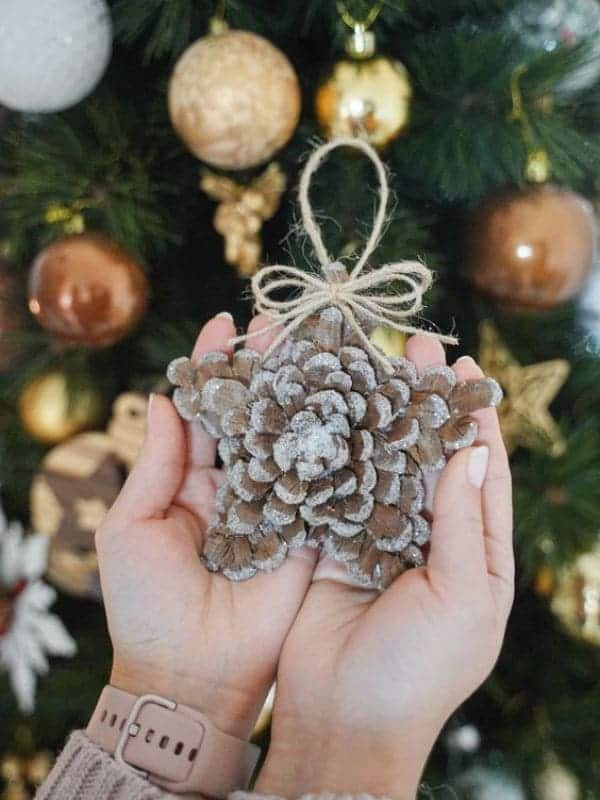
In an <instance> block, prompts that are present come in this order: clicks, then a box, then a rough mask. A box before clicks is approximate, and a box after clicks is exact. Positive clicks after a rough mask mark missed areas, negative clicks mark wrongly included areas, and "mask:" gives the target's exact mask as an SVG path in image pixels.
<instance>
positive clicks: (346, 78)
mask: <svg viewBox="0 0 600 800" xmlns="http://www.w3.org/2000/svg"><path fill="white" fill-rule="evenodd" d="M411 95H412V88H411V84H410V80H409V77H408V72H407V71H406V68H405V67H404V66H403V65H402V64H401V63H400V62H399V61H393V60H392V59H390V58H386V57H384V56H376V57H374V58H370V59H368V60H366V61H355V60H351V59H343V60H342V61H338V62H337V63H336V64H335V66H334V67H333V70H332V72H331V74H330V75H329V77H327V78H326V79H325V81H324V82H323V83H322V84H321V85H320V86H319V88H318V89H317V94H316V96H315V113H316V116H317V120H318V121H319V124H320V125H321V127H322V129H323V132H324V133H325V136H327V138H328V139H333V138H335V137H336V136H358V135H363V136H365V137H366V138H367V139H368V141H369V142H370V143H371V144H372V145H374V146H375V147H384V146H385V145H387V144H389V142H391V141H392V140H393V139H395V138H396V137H397V136H398V135H399V134H400V133H401V132H402V131H403V130H404V128H405V127H406V126H407V125H408V122H409V119H410V100H411Z"/></svg>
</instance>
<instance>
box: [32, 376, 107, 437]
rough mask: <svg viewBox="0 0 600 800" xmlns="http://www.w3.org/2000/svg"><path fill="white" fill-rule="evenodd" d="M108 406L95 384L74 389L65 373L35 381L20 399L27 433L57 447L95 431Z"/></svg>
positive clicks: (38, 378)
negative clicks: (105, 405)
mask: <svg viewBox="0 0 600 800" xmlns="http://www.w3.org/2000/svg"><path fill="white" fill-rule="evenodd" d="M103 407H104V403H103V401H102V396H101V394H100V392H99V391H98V389H97V388H96V387H95V386H93V385H92V384H89V383H88V384H85V385H84V386H77V387H74V388H73V389H71V388H70V387H69V385H68V381H67V376H66V375H65V374H64V373H63V372H59V371H58V370H57V371H54V372H48V373H46V374H44V375H41V376H40V377H37V378H34V379H33V380H32V381H30V382H29V383H28V384H27V385H26V386H25V388H24V390H23V392H22V393H21V396H20V398H19V413H20V416H21V422H22V424H23V427H24V428H25V430H26V431H27V432H28V433H29V434H30V436H32V437H33V438H34V439H37V440H38V441H39V442H43V443H44V444H56V443H57V442H62V441H63V440H64V439H67V438H68V437H69V436H73V434H75V433H78V432H79V431H82V430H85V429H86V428H92V427H93V426H94V425H95V424H96V423H97V422H98V421H99V419H100V417H101V416H102V411H103Z"/></svg>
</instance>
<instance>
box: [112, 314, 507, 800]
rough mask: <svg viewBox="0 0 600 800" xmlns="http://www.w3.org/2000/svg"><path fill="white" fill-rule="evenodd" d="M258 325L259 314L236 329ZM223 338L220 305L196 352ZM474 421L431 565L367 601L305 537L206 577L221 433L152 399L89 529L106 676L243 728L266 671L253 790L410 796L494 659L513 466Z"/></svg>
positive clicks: (256, 343) (220, 345)
mask: <svg viewBox="0 0 600 800" xmlns="http://www.w3.org/2000/svg"><path fill="white" fill-rule="evenodd" d="M266 325H268V321H267V320H266V319H265V318H264V317H256V318H255V319H254V320H253V321H252V323H251V324H250V327H249V331H252V332H253V331H258V330H260V329H261V328H264V327H266ZM234 335H235V329H234V325H233V321H232V319H231V317H230V315H228V314H219V315H218V316H216V317H215V318H214V319H212V320H211V321H210V322H208V324H207V325H205V326H204V328H203V329H202V331H201V332H200V335H199V337H198V340H197V342H196V345H195V348H194V352H193V355H192V360H197V359H198V358H199V357H200V356H201V355H202V354H203V353H206V352H209V351H212V350H221V351H223V352H230V351H229V348H228V341H229V339H230V338H231V337H233V336H234ZM271 340H272V334H269V333H265V334H264V335H263V336H258V337H256V338H254V339H253V340H252V341H253V343H252V347H254V348H255V349H256V350H263V351H264V350H265V349H266V347H267V346H268V344H269V342H270V341H271ZM406 350H407V357H408V358H410V359H411V360H412V361H413V362H414V363H415V365H416V366H417V369H418V370H421V371H422V370H423V369H425V368H426V367H428V366H431V365H434V364H444V363H445V356H444V351H443V348H442V346H441V345H440V344H439V343H437V342H436V341H434V340H432V339H431V338H429V337H426V336H423V335H418V336H414V337H412V338H411V339H410V340H409V341H408V342H407V345H406ZM454 370H455V372H456V373H457V376H458V378H459V379H460V380H469V379H475V378H478V377H481V375H482V373H481V370H480V369H479V367H478V366H477V365H476V364H475V362H474V361H473V360H472V359H470V358H461V359H459V360H458V362H457V363H456V364H455V365H454ZM474 416H475V417H476V419H477V421H478V423H479V442H478V445H477V446H476V447H472V448H468V449H466V450H462V451H460V452H458V453H457V454H456V455H454V456H453V457H452V458H451V459H450V461H449V462H448V465H447V466H446V467H445V469H444V470H443V472H442V473H441V476H440V478H439V481H438V483H437V487H436V490H435V497H434V501H433V515H434V522H433V531H432V536H431V549H430V552H429V557H428V561H427V566H426V567H420V568H418V569H412V570H410V571H408V572H406V573H404V574H403V575H401V576H400V577H399V578H398V579H396V581H395V582H394V583H393V584H392V586H390V587H389V589H387V590H386V591H385V592H383V593H382V594H380V593H378V592H376V591H369V590H365V589H364V588H359V587H356V586H352V585H351V584H349V583H348V582H344V581H340V580H336V578H335V575H336V573H335V570H330V569H329V568H328V565H327V564H323V562H321V563H320V564H319V565H318V566H317V554H316V553H315V551H314V550H309V549H308V548H302V549H300V550H298V551H293V552H291V553H290V555H289V557H288V558H287V560H286V561H285V563H284V564H283V565H282V566H281V567H280V568H279V569H277V570H275V571H274V572H272V573H270V574H266V573H262V574H259V575H257V576H256V577H254V578H252V579H251V580H248V581H245V582H241V583H234V582H231V581H229V580H227V579H225V578H224V577H223V576H222V575H219V574H214V573H211V572H209V571H208V570H207V569H206V568H205V567H204V565H203V563H202V561H201V560H200V558H199V552H201V550H202V543H203V537H204V535H205V532H206V529H207V526H208V524H209V523H210V520H211V515H212V513H213V507H214V501H215V491H216V489H217V487H218V486H219V485H220V484H221V483H222V481H223V480H224V476H223V473H222V472H221V471H220V470H218V469H216V468H215V455H216V443H215V441H214V440H213V439H211V438H210V437H209V436H207V435H206V434H205V433H203V432H202V431H201V430H200V427H199V426H194V425H193V424H191V425H188V424H185V423H184V422H182V420H181V419H180V417H179V416H178V414H177V412H176V411H175V409H174V407H173V406H172V404H171V403H170V401H169V400H168V399H167V398H166V397H163V396H154V397H152V399H151V402H150V407H149V412H148V428H147V435H146V440H145V443H144V446H143V448H142V451H141V454H140V456H139V459H138V461H137V463H136V465H135V467H134V468H133V470H132V472H131V474H130V475H129V477H128V479H127V482H126V484H125V486H124V487H123V490H122V491H121V494H120V496H119V498H118V499H117V501H116V502H115V504H114V506H113V508H112V509H111V511H110V512H109V513H108V515H107V517H106V518H105V521H104V522H103V524H102V526H101V528H100V529H99V531H98V533H97V535H96V544H97V550H98V556H99V563H100V575H101V581H102V591H103V596H104V601H105V606H106V614H107V618H108V626H109V632H110V636H111V639H112V644H113V648H114V659H113V669H112V675H111V683H112V684H113V685H115V686H117V687H119V688H122V689H125V690H127V691H129V692H132V693H134V694H145V693H154V694H160V695H163V696H165V697H169V698H171V699H174V700H176V701H178V702H181V703H184V704H186V705H188V706H192V707H194V708H197V709H199V710H201V711H202V712H204V713H205V714H206V715H207V716H208V717H209V718H210V719H211V720H212V721H213V722H214V724H215V725H217V727H219V728H220V729H221V730H223V731H225V732H227V733H229V734H231V735H233V736H237V737H238V738H247V737H249V736H250V734H251V731H252V729H253V726H254V724H255V721H256V718H257V716H258V714H259V712H260V709H261V706H262V704H263V701H264V699H265V697H266V694H267V692H268V690H269V687H270V686H271V684H272V682H273V680H274V679H275V678H276V679H277V693H276V700H275V707H274V713H273V726H272V732H271V745H270V749H269V753H268V755H267V758H266V761H265V763H264V766H263V767H262V770H261V772H260V774H259V776H258V779H257V783H256V786H255V788H256V790H257V791H261V792H263V793H268V794H279V795H283V796H286V797H289V798H293V797H298V796H299V795H301V794H303V793H306V792H317V791H330V792H355V793H358V792H368V793H371V794H376V795H387V796H389V797H393V798H402V800H405V798H413V797H414V796H415V794H416V792H417V789H418V784H419V780H420V776H421V773H422V770H423V768H424V765H425V762H426V760H427V756H428V754H429V751H430V749H431V747H432V745H433V743H434V741H435V739H436V737H437V735H438V734H439V732H440V730H441V728H442V726H443V724H444V722H445V720H446V719H447V718H448V716H449V715H450V714H451V713H452V712H453V711H454V710H455V709H456V707H457V706H458V705H459V704H460V703H461V702H462V701H463V700H465V699H466V698H467V697H468V696H469V695H470V694H471V693H472V692H473V691H474V690H475V688H476V687H477V686H478V685H479V684H480V683H481V682H482V681H483V680H484V679H485V677H486V676H487V675H488V673H489V671H490V670H491V668H492V666H493V665H494V663H495V661H496V659H497V657H498V653H499V650H500V647H501V644H502V639H503V635H504V630H505V627H506V622H507V618H508V614H509V611H510V607H511V604H512V598H513V579H514V562H513V553H512V509H511V483H510V472H509V466H508V460H507V456H506V451H505V448H504V445H503V443H502V438H501V435H500V429H499V426H498V418H497V414H496V411H495V410H494V409H486V410H483V411H479V412H477V413H476V414H475V415H474Z"/></svg>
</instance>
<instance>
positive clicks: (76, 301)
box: [29, 233, 148, 347]
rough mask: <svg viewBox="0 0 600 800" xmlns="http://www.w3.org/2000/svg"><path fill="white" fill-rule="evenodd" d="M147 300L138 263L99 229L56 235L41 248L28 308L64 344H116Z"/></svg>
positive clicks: (33, 276) (141, 313) (32, 273)
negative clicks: (96, 230) (57, 236)
mask: <svg viewBox="0 0 600 800" xmlns="http://www.w3.org/2000/svg"><path fill="white" fill-rule="evenodd" d="M147 303H148V281H147V279H146V276H145V275H144V272H143V270H142V268H141V266H140V265H139V263H138V262H137V261H136V259H134V258H133V256H132V255H131V254H130V253H128V252H127V251H126V250H124V249H123V248H122V247H119V246H118V245H116V244H115V243H114V242H112V241H111V240H110V239H108V238H106V237H105V236H100V235H99V234H94V233H83V234H81V235H79V236H65V237H64V238H62V239H58V240H57V241H55V242H53V243H52V244H50V245H48V246H47V247H45V248H44V249H43V250H42V251H41V252H40V253H39V255H38V256H37V258H36V259H35V261H34V262H33V265H32V267H31V272H30V274H29V310H30V311H31V313H32V314H33V315H34V316H35V318H36V319H37V321H38V322H39V323H40V325H43V326H44V328H47V330H49V331H50V332H51V333H53V334H54V335H55V336H56V337H57V338H58V339H59V340H60V341H61V342H64V343H66V344H74V345H81V346H84V347H104V346H107V345H111V344H114V342H117V341H118V340H119V339H122V338H123V337H124V336H126V335H127V334H128V333H129V332H130V331H131V329H132V328H133V327H134V326H135V325H136V324H137V323H138V322H139V320H140V319H141V318H142V316H143V314H144V312H145V311H146V306H147Z"/></svg>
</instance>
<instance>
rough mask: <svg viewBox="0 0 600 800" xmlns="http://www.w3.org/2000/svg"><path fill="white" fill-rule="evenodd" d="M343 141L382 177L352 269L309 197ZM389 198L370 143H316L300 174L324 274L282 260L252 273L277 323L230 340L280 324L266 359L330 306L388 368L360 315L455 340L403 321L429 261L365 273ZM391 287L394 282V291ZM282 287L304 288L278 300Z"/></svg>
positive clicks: (424, 283) (258, 297)
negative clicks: (336, 251)
mask: <svg viewBox="0 0 600 800" xmlns="http://www.w3.org/2000/svg"><path fill="white" fill-rule="evenodd" d="M342 146H347V147H354V148H356V149H358V150H362V151H363V152H364V153H365V154H366V155H367V156H368V158H370V159H371V161H372V162H373V164H374V166H375V169H376V171H377V177H378V179H379V205H378V208H377V211H376V214H375V219H374V223H373V229H372V231H371V233H370V235H369V239H368V240H367V243H366V245H365V249H364V250H363V252H362V254H361V256H360V257H359V259H358V261H357V262H356V264H355V265H354V267H353V268H352V270H351V271H350V273H348V272H347V270H346V267H345V266H344V265H343V264H342V263H341V262H340V261H334V260H332V259H331V257H330V255H329V254H328V252H327V249H326V247H325V245H324V243H323V238H322V236H321V231H320V228H319V226H318V225H317V223H316V220H315V217H314V214H313V210H312V206H311V204H310V201H309V198H308V192H309V188H310V182H311V178H312V176H313V174H314V173H315V172H316V170H317V169H318V167H319V166H320V164H321V162H322V161H323V160H324V158H325V157H326V156H327V155H328V153H329V152H331V150H334V149H335V148H337V147H342ZM388 200H389V186H388V182H387V177H386V173H385V167H384V166H383V164H382V162H381V159H380V158H379V156H378V155H377V153H376V152H375V150H373V148H372V147H371V146H370V145H369V144H368V143H367V142H365V141H364V140H362V139H354V138H351V137H342V138H339V139H334V140H332V141H331V142H328V143H326V144H323V145H321V146H320V147H318V148H317V149H316V150H315V151H314V152H313V153H312V155H311V157H310V158H309V160H308V161H307V163H306V167H305V168H304V172H303V173H302V177H301V179H300V210H301V214H302V222H303V224H304V229H305V230H306V233H307V234H308V236H309V238H310V240H311V242H312V243H313V246H314V249H315V253H316V255H317V258H318V260H319V264H320V266H321V274H315V273H313V272H306V271H304V270H301V269H298V268H297V267H291V266H286V265H282V264H276V265H273V266H270V267H263V268H262V269H261V270H259V271H258V272H257V273H256V275H254V277H253V278H252V292H253V294H254V299H255V308H256V310H257V312H259V313H264V314H266V315H267V316H268V317H270V318H271V319H272V320H273V324H272V325H270V326H268V327H267V328H263V329H262V330H260V331H256V332H255V333H250V334H245V335H243V336H238V337H237V338H235V339H232V340H231V344H238V343H239V342H245V341H247V340H248V339H252V338H253V337H255V336H259V335H263V334H264V333H265V332H266V331H269V330H273V329H275V328H279V326H281V328H282V329H281V331H280V332H279V334H278V335H277V336H276V337H275V339H274V341H273V342H272V344H271V346H270V347H269V349H268V350H267V352H266V353H265V356H264V357H265V358H266V357H268V355H269V354H270V353H272V352H273V351H274V350H275V349H276V348H277V347H278V346H279V345H280V344H281V343H282V342H283V341H284V340H285V339H287V337H288V336H289V335H290V334H291V333H292V332H293V331H294V330H296V329H297V328H299V327H300V326H301V325H302V323H303V322H305V321H306V320H307V319H308V317H310V316H312V315H313V314H315V313H317V312H318V311H320V310H322V309H323V308H327V307H329V306H335V307H336V308H339V310H340V311H341V313H342V315H343V317H344V321H345V322H346V323H347V325H348V326H349V327H350V329H351V330H352V331H353V332H354V333H355V334H356V336H357V337H358V339H359V340H360V341H361V342H362V344H363V346H364V348H365V350H367V352H369V353H370V355H371V356H373V358H375V359H376V360H377V361H379V362H380V363H381V364H382V365H383V366H384V367H385V368H386V369H387V370H388V371H389V372H393V365H392V364H391V362H390V361H389V360H388V359H387V358H386V356H385V355H384V354H383V353H382V351H381V350H379V349H378V348H377V347H376V346H375V345H374V344H373V343H372V342H371V341H370V339H369V337H368V335H367V334H366V333H365V331H364V330H363V327H362V325H361V320H368V321H369V322H371V323H375V324H376V325H387V326H389V327H390V328H393V329H394V330H397V331H401V332H402V333H406V334H412V333H424V334H425V335H427V336H431V337H433V338H436V339H438V340H439V341H442V342H445V343H448V344H456V342H457V340H456V339H455V338H454V337H453V336H444V335H441V334H438V333H435V332H433V331H424V330H421V329H419V328H416V327H413V326H411V325H408V324H406V323H405V322H403V320H405V319H407V318H409V317H412V316H414V315H415V314H417V313H418V312H419V311H420V310H421V308H422V307H423V295H424V294H425V292H426V291H427V290H428V289H429V287H430V286H431V283H432V274H431V271H430V270H429V269H428V268H427V267H426V266H425V264H422V263H421V262H420V261H399V262H395V263H391V264H384V265H383V266H381V267H378V268H377V269H373V270H369V271H367V272H365V267H366V265H367V262H368V259H369V257H370V256H371V255H372V253H373V251H374V250H375V248H376V247H377V244H378V242H379V239H380V237H381V233H382V230H383V226H384V224H385V218H386V212H387V206H388ZM390 287H393V290H394V291H393V292H392V291H390ZM281 289H287V290H292V291H293V290H300V293H299V294H297V295H296V296H295V297H292V298H290V299H287V300H278V299H277V298H276V297H275V296H274V295H275V294H276V293H277V292H278V291H279V290H281ZM386 290H387V291H386Z"/></svg>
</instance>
